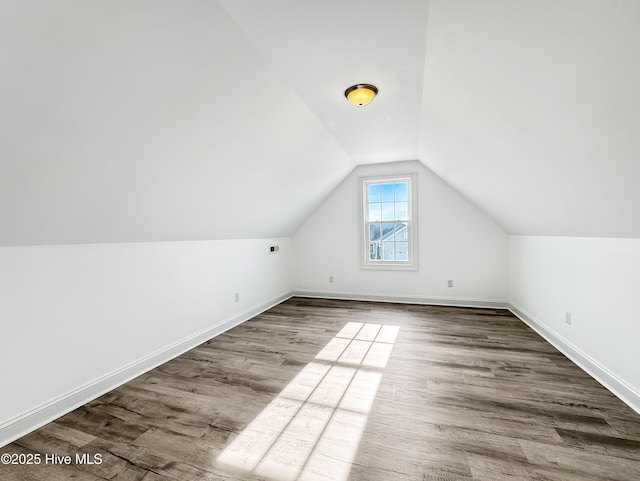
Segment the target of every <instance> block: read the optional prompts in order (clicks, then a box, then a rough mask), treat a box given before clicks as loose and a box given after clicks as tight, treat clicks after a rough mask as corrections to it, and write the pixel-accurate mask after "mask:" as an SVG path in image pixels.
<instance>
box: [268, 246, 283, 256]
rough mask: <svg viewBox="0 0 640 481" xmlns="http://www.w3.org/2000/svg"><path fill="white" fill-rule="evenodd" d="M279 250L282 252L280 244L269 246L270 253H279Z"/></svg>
mask: <svg viewBox="0 0 640 481" xmlns="http://www.w3.org/2000/svg"><path fill="white" fill-rule="evenodd" d="M278 252H280V246H279V245H275V246H269V253H270V254H277V253H278Z"/></svg>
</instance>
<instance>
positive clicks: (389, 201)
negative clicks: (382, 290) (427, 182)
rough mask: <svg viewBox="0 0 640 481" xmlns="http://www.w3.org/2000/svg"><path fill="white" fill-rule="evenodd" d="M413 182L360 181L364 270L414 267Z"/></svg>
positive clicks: (391, 179) (396, 180)
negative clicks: (382, 267) (369, 268)
mask: <svg viewBox="0 0 640 481" xmlns="http://www.w3.org/2000/svg"><path fill="white" fill-rule="evenodd" d="M412 181H414V182H413V183H414V184H415V177H414V176H413V175H412V176H408V177H397V178H377V179H364V180H363V181H362V198H363V220H364V222H363V224H364V236H363V237H364V239H363V241H364V242H363V247H364V249H363V250H364V252H363V259H362V261H363V262H362V266H363V267H381V266H389V267H398V268H407V267H409V268H411V267H414V262H415V255H414V252H413V249H412V248H413V247H414V244H415V243H416V241H415V236H414V233H413V232H412V230H413V229H414V225H413V222H412V204H414V203H415V201H414V199H413V195H412Z"/></svg>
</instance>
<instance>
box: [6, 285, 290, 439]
mask: <svg viewBox="0 0 640 481" xmlns="http://www.w3.org/2000/svg"><path fill="white" fill-rule="evenodd" d="M292 295H293V293H292V292H291V291H289V292H286V293H283V294H281V295H279V296H277V297H275V298H273V299H271V300H269V301H266V302H264V303H261V304H259V305H256V306H253V307H251V308H249V309H247V310H245V311H243V312H240V313H238V314H236V315H234V316H232V317H229V318H227V319H225V320H223V321H222V322H220V323H218V324H216V325H214V326H211V327H209V328H207V329H205V330H203V331H200V332H198V333H196V334H193V335H191V336H189V337H187V338H185V339H182V340H181V341H178V342H176V343H174V344H172V345H170V346H167V347H165V348H164V349H161V350H159V351H156V352H154V353H153V354H150V355H149V356H147V357H144V358H142V359H139V360H137V361H135V362H132V363H130V364H128V365H126V366H123V367H122V368H120V369H117V370H115V371H113V372H110V373H109V374H106V375H104V376H102V377H100V378H98V379H95V380H93V381H91V382H89V383H87V384H85V385H83V386H80V387H78V388H77V389H75V390H73V391H71V392H68V393H66V394H63V395H61V396H59V397H57V398H55V399H52V400H50V401H49V402H47V403H44V404H42V405H40V406H38V407H36V408H34V409H32V410H30V411H27V412H25V413H22V414H20V415H18V416H16V417H14V418H12V419H9V420H7V421H4V422H3V423H2V424H0V447H2V446H5V445H7V444H9V443H10V442H12V441H15V440H16V439H18V438H20V437H22V436H24V435H25V434H28V433H30V432H31V431H33V430H35V429H37V428H39V427H41V426H43V425H45V424H47V423H49V422H51V421H53V420H55V419H57V418H59V417H60V416H63V415H64V414H67V413H68V412H70V411H73V410H74V409H77V408H78V407H80V406H82V405H84V404H86V403H88V402H89V401H92V400H93V399H96V398H98V397H100V396H102V395H103V394H105V393H107V392H109V391H112V390H113V389H115V388H117V387H118V386H121V385H122V384H124V383H126V382H129V381H130V380H132V379H134V378H136V377H138V376H140V375H141V374H144V373H145V372H147V371H149V370H151V369H153V368H155V367H158V366H159V365H161V364H164V363H165V362H167V361H170V360H171V359H173V358H175V357H177V356H179V355H180V354H183V353H185V352H187V351H188V350H190V349H193V348H194V347H196V346H199V345H200V344H202V343H203V342H205V341H208V340H209V339H212V338H214V337H216V336H218V335H220V334H222V333H223V332H225V331H228V330H229V329H231V328H232V327H235V326H237V325H239V324H242V323H243V322H245V321H247V320H249V319H251V318H252V317H254V316H257V315H258V314H260V313H261V312H264V311H266V310H267V309H270V308H272V307H273V306H275V305H277V304H280V303H281V302H283V301H286V300H287V299H289V298H290V297H292Z"/></svg>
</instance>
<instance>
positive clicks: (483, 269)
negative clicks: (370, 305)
mask: <svg viewBox="0 0 640 481" xmlns="http://www.w3.org/2000/svg"><path fill="white" fill-rule="evenodd" d="M410 172H417V173H418V185H419V190H418V204H419V205H418V215H419V249H420V252H419V264H420V265H419V270H418V271H417V272H410V271H402V272H399V271H372V270H362V269H360V264H359V253H358V252H359V251H358V248H359V242H360V241H359V233H360V229H361V226H360V222H359V214H358V209H359V207H360V205H361V200H360V199H359V196H358V177H360V176H371V175H395V174H404V173H410ZM293 246H294V256H295V266H296V267H295V270H294V275H295V281H294V286H295V288H296V291H297V292H300V293H324V294H327V295H336V296H344V297H363V298H366V297H367V296H378V297H387V298H404V299H412V300H421V299H424V300H432V301H434V300H435V301H442V302H445V301H448V300H451V301H453V302H454V303H460V302H461V301H502V300H504V299H506V295H507V258H508V236H507V234H506V233H505V232H504V230H503V229H502V228H501V227H500V226H498V225H497V224H496V223H495V222H494V221H493V220H492V219H490V218H489V217H487V216H486V214H484V213H483V212H481V211H480V210H479V209H478V208H477V207H475V206H474V205H472V204H471V203H469V202H468V201H467V200H466V199H465V198H463V197H462V196H461V195H459V194H458V193H457V192H455V191H454V190H453V189H451V188H450V187H449V186H448V185H447V184H445V183H444V182H443V181H442V180H441V179H440V178H438V177H437V176H436V175H434V174H433V173H432V172H431V171H430V170H428V169H427V168H426V167H424V166H423V165H422V164H420V163H419V162H401V163H390V164H378V165H366V166H360V167H358V168H356V169H354V171H353V172H351V174H350V175H349V176H348V177H347V178H346V179H345V180H344V181H343V182H342V184H340V185H339V186H338V187H337V188H336V190H335V191H334V192H333V193H332V194H331V195H330V196H329V197H328V198H327V200H326V201H325V202H324V203H323V204H322V205H321V206H320V207H319V208H318V209H317V210H316V212H315V213H314V214H313V215H312V216H311V217H310V218H309V219H308V220H307V222H306V223H305V224H303V226H302V227H301V228H300V229H299V230H298V232H297V233H296V234H295V235H294V238H293ZM329 276H333V277H334V283H333V284H331V283H329ZM449 279H452V280H453V281H454V287H453V288H448V287H447V280H449Z"/></svg>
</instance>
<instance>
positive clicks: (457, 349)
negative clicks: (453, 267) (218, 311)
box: [0, 298, 640, 481]
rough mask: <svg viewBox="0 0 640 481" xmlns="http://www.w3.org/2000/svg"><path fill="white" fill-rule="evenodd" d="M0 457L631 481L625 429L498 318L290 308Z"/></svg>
mask: <svg viewBox="0 0 640 481" xmlns="http://www.w3.org/2000/svg"><path fill="white" fill-rule="evenodd" d="M350 323H351V324H350ZM345 326H347V327H345ZM381 326H387V327H381ZM394 326H395V327H394ZM396 328H397V332H396V330H394V329H396ZM319 353H320V354H319ZM0 453H3V454H4V453H15V454H25V455H29V454H31V455H34V456H35V455H39V456H40V459H41V464H39V465H26V466H25V465H2V464H0V480H3V481H13V480H20V481H40V480H43V481H44V480H46V481H56V480H68V479H74V480H88V481H89V480H91V481H94V480H104V479H109V480H131V481H133V480H145V481H169V480H171V481H173V480H180V481H196V480H207V481H221V480H247V481H256V480H270V479H271V480H273V479H275V480H278V481H286V480H299V481H304V480H323V481H334V480H335V481H347V479H348V480H350V481H365V480H366V481H377V480H380V481H386V480H394V481H409V480H411V481H413V480H421V481H471V480H482V481H501V480H519V481H527V480H532V481H533V480H535V481H541V480H545V481H604V480H608V481H611V480H616V481H633V480H640V416H638V414H636V413H634V412H633V411H632V410H631V409H630V408H628V407H627V406H625V405H624V404H623V403H622V402H621V401H619V400H618V399H617V398H615V397H614V396H613V395H612V394H610V393H609V392H608V391H607V390H605V389H604V388H603V387H602V386H600V385H599V384H598V383H597V382H596V381H594V380H593V379H591V378H590V377H589V376H588V375H587V374H585V373H584V372H583V371H582V370H580V369H579V368H578V367H576V366H575V365H574V364H572V363H571V362H570V361H569V360H568V359H566V358H565V357H564V356H563V355H562V354H560V353H559V352H558V351H557V350H555V349H554V348H553V347H552V346H551V345H549V344H548V343H546V342H545V341H544V340H543V339H542V338H540V337H539V336H538V335H537V334H535V333H534V332H533V331H532V330H530V329H529V328H528V327H526V326H525V325H524V324H523V323H522V322H520V321H519V320H518V319H516V318H515V317H514V316H512V315H511V314H510V313H509V312H508V311H503V310H489V309H472V308H449V307H437V306H417V305H399V304H384V303H369V302H356V301H334V300H320V299H304V298H293V299H290V300H289V301H287V302H284V303H282V304H280V305H278V306H276V307H274V308H272V309H271V310H269V311H267V312H265V313H263V314H261V315H259V316H257V317H256V318H254V319H252V320H251V321H248V322H246V323H244V324H242V325H241V326H238V327H236V328H234V329H232V330H230V331H229V332H227V333H225V334H223V335H220V336H218V337H217V338H215V339H213V340H211V341H209V342H206V343H204V344H202V345H201V346H199V347H197V348H196V349H193V350H191V351H189V352H187V353H185V354H184V355H182V356H180V357H178V358H176V359H174V360H172V361H170V362H168V363H166V364H164V365H162V366H160V367H158V368H157V369H154V370H152V371H150V372H148V373H146V374H144V375H142V376H140V377H138V378H136V379H135V380H133V381H131V382H129V383H127V384H126V385H124V386H121V387H120V388H118V389H115V390H114V391H112V392H109V393H108V394H106V395H104V396H102V397H100V398H98V399H96V400H95V401H92V402H90V403H88V404H86V405H85V406H83V407H81V408H79V409H77V410H75V411H73V412H71V413H69V414H67V415H66V416H63V417H61V418H60V419H58V420H57V421H55V422H53V423H50V424H48V425H46V426H44V427H42V428H40V429H38V430H36V431H34V432H33V433H31V434H29V435H27V436H25V437H23V438H21V439H19V440H18V441H16V442H14V443H12V444H10V445H8V446H5V447H4V448H1V449H0ZM51 454H56V455H58V456H60V457H62V456H67V455H68V456H71V458H72V460H71V464H70V465H59V464H52V463H51V462H47V463H45V456H46V455H51ZM85 454H86V455H88V458H87V459H91V460H94V461H99V460H101V463H99V464H98V463H96V464H88V463H86V462H84V463H83V462H80V461H82V460H76V455H80V456H82V455H85ZM94 455H99V456H98V457H96V458H94ZM49 459H50V458H49ZM85 461H86V459H85Z"/></svg>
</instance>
